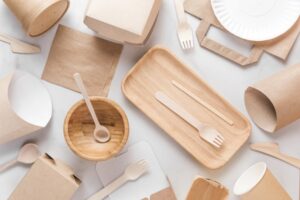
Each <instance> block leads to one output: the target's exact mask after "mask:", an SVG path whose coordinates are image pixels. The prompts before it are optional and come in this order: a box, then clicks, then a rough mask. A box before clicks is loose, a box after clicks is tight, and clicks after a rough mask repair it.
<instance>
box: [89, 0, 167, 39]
mask: <svg viewBox="0 0 300 200" xmlns="http://www.w3.org/2000/svg"><path fill="white" fill-rule="evenodd" d="M160 3H161V0H122V1H120V0H109V1H107V0H90V1H89V4H88V6H87V9H86V13H85V18H84V23H85V24H86V25H87V26H88V27H89V28H90V29H92V30H94V31H95V32H96V33H97V34H98V36H100V37H102V38H104V39H108V40H111V41H114V42H118V43H131V44H143V43H144V42H145V41H146V39H147V38H148V36H149V34H150V32H151V30H152V27H153V25H154V23H155V20H156V17H157V15H158V11H159V7H160Z"/></svg>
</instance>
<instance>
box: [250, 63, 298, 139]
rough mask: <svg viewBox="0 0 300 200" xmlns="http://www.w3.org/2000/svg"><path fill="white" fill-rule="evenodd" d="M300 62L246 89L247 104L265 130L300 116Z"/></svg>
mask: <svg viewBox="0 0 300 200" xmlns="http://www.w3.org/2000/svg"><path fill="white" fill-rule="evenodd" d="M299 88H300V65H299V64H298V65H294V66H291V67H287V68H286V69H284V70H282V71H280V72H279V73H276V74H274V75H273V76H270V77H268V78H266V79H264V80H262V81H259V82H258V83H256V84H254V85H253V86H251V87H249V88H248V89H247V90H246V92H245V105H246V108H247V110H248V113H249V115H250V116H251V118H252V119H253V121H254V122H255V123H256V124H257V126H259V127H260V128H262V129H263V130H265V131H268V132H271V133H273V132H275V131H276V130H278V129H280V128H282V127H284V126H286V125H288V124H290V123H291V122H293V121H295V120H297V119H299V118H300V95H299Z"/></svg>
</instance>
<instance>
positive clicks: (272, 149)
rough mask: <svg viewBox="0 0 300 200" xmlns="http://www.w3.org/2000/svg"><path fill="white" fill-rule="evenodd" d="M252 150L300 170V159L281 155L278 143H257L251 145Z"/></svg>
mask: <svg viewBox="0 0 300 200" xmlns="http://www.w3.org/2000/svg"><path fill="white" fill-rule="evenodd" d="M250 148H251V149H252V150H253V151H257V152H261V153H264V154H267V155H269V156H272V157H274V158H277V159H279V160H282V161H284V162H286V163H288V164H290V165H293V166H295V167H297V168H299V169H300V159H297V158H294V157H291V156H289V155H286V154H283V153H281V152H280V147H279V144H277V143H273V142H264V143H256V144H251V145H250Z"/></svg>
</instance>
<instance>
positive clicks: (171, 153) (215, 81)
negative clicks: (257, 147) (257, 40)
mask: <svg viewBox="0 0 300 200" xmlns="http://www.w3.org/2000/svg"><path fill="white" fill-rule="evenodd" d="M86 3H87V1H86V0H71V6H70V9H69V11H68V12H67V14H66V15H65V16H64V18H63V19H62V20H61V21H60V23H61V24H64V25H67V26H70V27H73V28H75V29H79V30H81V31H83V32H86V33H91V34H92V31H90V30H89V29H88V28H87V27H86V26H85V25H84V24H83V16H84V9H85V6H86ZM188 20H189V22H190V23H191V25H192V27H193V29H194V30H195V29H196V27H197V25H198V23H199V20H198V19H195V18H193V17H191V16H189V17H188ZM0 27H1V31H0V32H1V33H6V34H10V35H12V36H15V37H17V38H20V39H23V40H26V41H29V42H32V43H35V44H38V45H40V47H41V48H42V52H41V53H40V54H37V55H18V54H13V53H11V51H10V49H9V47H8V45H6V44H4V43H0V77H3V76H4V75H5V74H7V73H8V72H9V71H11V70H13V69H16V68H17V69H21V70H25V71H28V72H31V73H32V74H34V75H36V76H38V77H40V76H41V74H42V72H43V68H44V66H45V63H46V60H47V56H48V53H49V49H50V47H51V43H52V40H53V38H54V35H55V32H56V29H57V25H56V26H55V27H54V28H52V29H51V30H50V31H48V32H47V33H46V34H44V35H42V36H40V37H37V38H29V37H27V36H26V35H25V33H24V31H23V30H22V28H21V26H20V24H19V22H18V21H17V20H16V19H15V17H14V16H13V15H12V13H11V12H10V11H9V10H8V9H7V7H6V6H5V5H4V3H3V1H0ZM175 30H176V15H175V9H174V5H173V1H172V0H164V1H163V3H162V6H161V10H160V14H159V17H158V20H157V23H156V25H155V28H154V31H153V33H152V35H151V37H150V39H149V40H148V42H147V43H146V45H145V46H143V47H136V46H130V45H126V46H125V47H124V49H123V52H122V55H121V59H120V62H119V64H118V68H117V71H116V74H115V76H114V79H113V82H112V86H111V89H110V93H109V98H111V99H113V100H115V101H116V102H118V103H119V104H120V105H121V106H122V107H123V108H124V110H125V111H126V113H127V115H128V118H129V123H130V138H129V141H128V145H130V144H133V143H135V142H137V141H141V140H144V141H147V142H148V143H150V144H151V146H152V147H153V149H154V152H155V154H156V155H157V157H158V160H159V161H160V164H161V167H162V168H163V170H164V171H165V174H166V175H167V176H168V177H169V179H170V182H171V183H172V185H173V187H174V190H175V193H176V196H177V197H178V199H179V200H183V199H184V198H185V197H186V195H187V192H188V189H189V187H190V185H191V183H192V181H193V179H194V178H195V176H197V175H200V176H203V177H208V178H212V179H215V180H217V181H219V182H221V183H223V184H224V185H226V186H227V187H228V188H229V189H230V199H237V198H236V197H234V196H233V195H232V187H233V184H234V182H235V180H236V179H237V178H238V177H239V175H240V174H241V173H242V172H243V171H244V170H245V169H246V168H248V167H249V166H250V165H252V164H254V163H256V162H258V161H265V162H266V163H267V164H268V166H269V168H270V169H271V171H272V172H273V174H274V175H275V176H276V177H277V178H278V180H279V181H280V182H281V184H282V185H283V186H284V188H285V189H286V190H287V191H288V192H289V194H290V195H291V196H292V198H293V199H298V195H299V194H298V193H299V172H298V170H297V169H296V168H294V167H291V166H289V165H287V164H285V163H283V162H281V161H278V160H276V159H273V158H270V157H267V156H265V155H262V154H259V153H256V152H252V151H250V150H249V145H248V144H249V143H250V142H258V141H270V140H272V141H276V142H278V143H279V144H280V145H281V147H282V150H283V151H284V152H286V153H289V154H290V155H293V156H298V157H300V148H299V141H300V133H299V131H297V130H298V129H299V128H300V123H299V122H295V123H293V124H291V125H290V126H288V127H286V128H283V129H281V130H280V131H278V132H277V133H276V134H272V135H271V134H268V133H265V132H263V131H261V130H260V129H258V128H257V127H256V126H255V125H254V124H253V123H252V124H253V130H252V135H251V137H250V139H249V141H248V142H247V144H245V145H244V147H243V148H242V149H241V150H240V151H239V152H238V153H237V154H236V155H235V156H234V157H233V158H232V159H231V160H230V161H229V163H228V164H227V165H226V166H225V167H223V168H222V169H219V170H215V171H213V170H208V169H206V168H205V167H204V166H202V165H201V164H200V163H198V162H197V161H196V160H194V159H193V158H192V157H191V156H190V155H189V154H188V153H186V152H185V151H184V150H183V149H182V148H181V147H180V146H179V145H177V144H176V143H175V142H174V141H173V140H172V139H171V138H170V137H169V136H167V135H166V134H165V133H164V132H163V131H162V130H161V129H160V128H159V127H158V126H157V125H155V124H154V123H153V122H152V121H150V119H148V118H147V117H146V116H145V115H144V114H143V113H142V112H141V111H139V110H138V109H137V108H136V107H135V106H134V105H132V104H131V103H130V102H129V101H128V100H126V99H125V97H124V95H123V94H122V92H121V81H122V79H123V77H124V76H125V74H126V73H127V72H128V70H129V69H130V68H131V67H132V66H133V65H134V64H135V63H136V62H137V60H138V59H139V58H140V57H141V56H142V55H143V54H144V53H145V52H146V51H147V50H148V49H149V48H150V47H152V46H154V45H156V44H161V45H164V46H166V47H168V48H169V49H171V50H172V51H173V52H174V53H175V54H176V55H178V57H179V58H180V59H182V60H183V61H184V62H185V63H186V64H188V65H189V66H191V67H192V68H193V69H194V70H196V71H197V72H198V73H199V75H200V76H201V77H202V78H203V79H204V80H206V81H207V82H208V83H209V84H211V86H213V88H215V89H216V90H217V91H218V92H219V93H220V94H221V95H222V96H224V97H225V98H226V99H227V100H228V101H229V102H230V103H231V104H232V105H233V106H235V107H236V108H237V109H239V110H240V111H241V112H242V113H244V114H245V115H246V116H247V117H249V115H248V114H247V112H246V110H245V106H244V100H243V93H244V90H245V89H246V87H247V86H249V85H250V84H252V83H254V82H256V81H258V80H260V79H263V78H264V77H267V76H269V75H270V74H272V73H274V72H276V71H279V70H280V69H282V68H284V67H285V66H287V65H290V64H294V63H297V62H299V61H300V57H299V52H300V43H299V41H297V42H296V44H295V47H294V49H293V51H292V52H291V54H290V56H289V58H288V60H287V61H284V62H283V61H281V60H278V59H277V58H274V57H272V56H270V55H268V54H264V55H263V56H262V59H261V60H260V61H259V62H258V63H257V64H254V65H252V66H250V67H241V66H238V65H236V64H234V63H232V62H229V61H227V60H225V59H223V58H221V57H219V56H218V55H215V54H213V53H211V52H209V51H207V50H205V49H203V48H201V47H199V45H198V43H197V40H195V48H194V49H193V50H192V51H189V52H183V51H182V50H181V48H180V46H179V44H178V41H177V35H176V31H175ZM209 35H210V37H212V38H214V39H216V40H217V41H221V42H224V44H229V45H230V46H235V47H236V48H237V49H240V51H241V52H244V53H247V52H249V48H248V47H247V48H245V47H242V46H241V45H240V44H239V42H235V40H233V39H232V37H230V36H228V35H227V34H224V33H220V32H219V31H216V30H214V29H213V30H211V31H210V33H209ZM45 84H46V86H47V88H48V89H49V92H50V94H51V97H52V100H53V107H54V108H53V118H52V120H51V122H50V123H49V125H48V126H47V127H46V128H45V129H43V130H41V131H39V132H38V133H34V134H31V135H29V136H27V137H24V138H21V139H18V140H16V141H13V142H10V143H8V144H3V145H0V163H2V162H5V161H7V160H9V159H10V158H12V157H14V156H15V155H16V152H17V150H18V149H19V147H20V146H21V145H22V144H23V143H24V142H26V141H35V142H36V143H37V144H39V145H40V147H41V150H42V151H43V152H49V153H50V155H52V156H54V157H56V158H60V159H63V160H64V161H66V163H68V164H70V165H71V166H73V168H74V170H75V171H76V173H77V174H78V176H79V177H80V178H81V179H82V181H83V183H82V185H81V186H80V189H79V190H78V191H77V192H76V194H75V195H74V198H73V199H74V200H82V199H85V198H87V197H88V196H90V195H91V194H92V193H94V192H96V191H97V190H99V189H100V188H101V187H102V186H101V183H100V181H99V179H98V177H97V175H96V171H95V162H89V161H85V160H83V159H80V158H79V157H77V156H76V155H74V154H73V153H72V152H71V150H70V149H69V148H68V146H67V145H66V143H65V141H64V137H63V121H64V118H65V115H66V113H67V111H68V109H69V108H70V107H71V106H72V105H73V104H74V103H75V102H76V101H78V100H79V99H80V98H81V96H80V95H79V94H78V93H75V92H72V91H70V90H67V89H64V88H62V87H59V86H56V85H53V84H50V83H47V82H45ZM0 111H1V108H0ZM1 123H2V122H0V125H1ZM27 170H28V167H26V166H22V165H18V166H16V167H14V168H11V169H10V170H8V171H6V172H5V173H2V174H0V188H1V189H0V191H1V192H0V200H5V199H7V198H8V197H9V195H10V193H11V192H12V191H13V189H14V188H15V186H16V185H17V184H18V182H19V181H20V180H21V179H22V177H23V176H24V174H25V173H26V172H27Z"/></svg>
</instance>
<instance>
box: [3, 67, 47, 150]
mask: <svg viewBox="0 0 300 200" xmlns="http://www.w3.org/2000/svg"><path fill="white" fill-rule="evenodd" d="M0 108H1V112H0V124H1V125H0V144H3V143H6V142H9V141H12V140H14V139H17V138H20V137H22V136H24V135H27V134H30V133H32V132H34V131H37V130H39V129H41V128H43V127H45V126H46V125H47V124H48V122H49V121H50V119H51V116H52V102H51V99H50V95H49V93H48V91H47V89H46V88H45V86H44V85H43V83H42V82H41V81H40V80H39V79H38V78H36V77H34V76H32V75H31V74H29V73H27V72H23V71H19V70H17V71H15V72H13V73H10V74H9V75H7V76H6V77H4V78H3V79H1V80H0Z"/></svg>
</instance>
